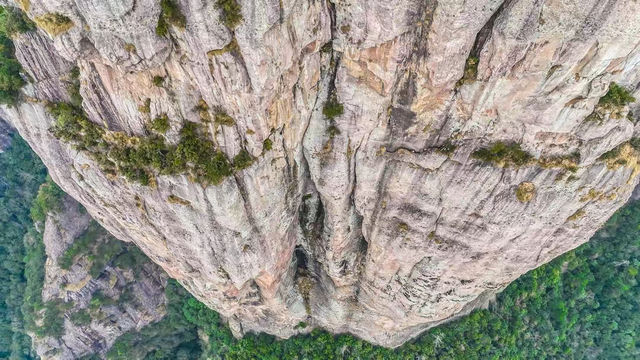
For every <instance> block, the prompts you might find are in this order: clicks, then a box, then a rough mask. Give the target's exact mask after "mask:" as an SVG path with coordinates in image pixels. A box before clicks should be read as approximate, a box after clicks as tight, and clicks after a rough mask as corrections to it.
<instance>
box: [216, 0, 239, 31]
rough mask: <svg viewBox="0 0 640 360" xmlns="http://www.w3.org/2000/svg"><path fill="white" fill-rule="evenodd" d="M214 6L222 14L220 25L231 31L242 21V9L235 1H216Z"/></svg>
mask: <svg viewBox="0 0 640 360" xmlns="http://www.w3.org/2000/svg"><path fill="white" fill-rule="evenodd" d="M216 6H217V7H218V9H220V11H221V12H222V23H224V24H225V25H226V26H227V27H228V28H229V29H231V30H233V29H235V28H236V27H238V25H240V22H241V21H242V8H241V7H240V4H238V2H237V0H217V1H216Z"/></svg>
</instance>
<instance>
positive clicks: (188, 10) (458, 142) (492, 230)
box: [0, 0, 640, 346]
mask: <svg viewBox="0 0 640 360" xmlns="http://www.w3.org/2000/svg"><path fill="white" fill-rule="evenodd" d="M20 4H21V6H22V8H23V10H25V12H26V13H27V14H28V16H29V17H30V18H31V19H33V20H34V21H35V22H36V24H38V29H37V30H36V31H32V32H26V33H23V34H19V35H16V36H15V37H14V39H13V42H14V45H15V48H16V57H17V59H18V60H19V61H20V63H21V64H22V66H23V68H24V72H25V73H26V74H28V76H29V78H30V79H31V82H30V83H29V84H27V85H26V86H25V87H24V89H23V90H22V93H23V96H22V98H23V101H22V102H21V103H20V104H19V105H17V106H3V107H2V110H1V111H0V116H1V117H2V118H4V119H7V120H8V121H9V122H11V123H12V124H13V125H14V126H15V127H16V128H17V129H18V131H19V132H20V134H21V135H22V136H23V137H24V138H25V139H26V140H27V141H28V142H29V143H30V145H31V146H32V147H33V148H34V150H35V151H36V152H37V153H38V155H39V156H40V157H41V158H42V159H43V161H44V163H45V164H46V165H47V167H48V168H49V170H50V172H51V175H52V177H53V178H54V180H55V181H56V182H57V183H58V184H59V185H60V186H61V187H62V188H63V189H64V190H65V191H66V192H67V193H69V194H70V195H71V196H73V197H74V198H75V199H76V200H78V201H79V202H81V203H82V204H83V205H84V206H85V207H86V208H87V210H88V212H89V213H90V214H91V215H92V216H93V217H94V218H96V219H97V220H98V221H99V222H100V223H101V224H102V225H103V226H104V227H105V228H106V229H107V230H109V232H111V233H112V234H113V235H114V236H116V237H118V238H119V239H121V240H124V241H129V242H133V243H135V244H136V245H137V246H138V247H139V248H140V249H142V251H144V253H145V254H147V255H148V256H149V257H150V258H151V259H152V260H153V261H154V262H156V263H157V264H158V265H160V266H161V267H162V268H163V269H164V270H166V272H167V273H168V275H169V276H170V277H173V278H176V279H177V280H178V281H180V282H181V283H182V284H183V285H184V286H185V287H186V288H187V289H188V290H189V291H190V292H191V293H192V294H194V295H195V296H196V297H197V298H198V299H199V300H201V301H202V302H204V303H206V304H207V305H209V306H210V307H212V308H213V309H215V310H217V311H219V312H220V313H221V314H222V315H223V316H225V317H226V318H227V319H228V321H229V323H230V325H231V328H232V329H233V331H234V332H235V334H236V335H241V334H243V333H245V332H248V331H265V332H268V333H271V334H275V335H278V336H280V337H288V336H291V335H294V334H296V333H299V332H306V331H309V329H310V328H312V327H316V326H318V327H324V328H326V329H328V330H330V331H332V332H351V333H353V334H356V335H357V336H359V337H362V338H363V339H366V340H369V341H372V342H374V343H378V344H383V345H386V346H397V345H399V344H401V343H403V342H404V341H406V340H407V339H409V338H411V337H413V336H415V335H416V334H418V333H419V332H421V331H423V330H424V329H427V328H429V327H431V326H434V325H437V324H438V323H441V322H443V321H446V320H448V319H451V318H452V317H455V316H456V315H459V314H462V313H465V312H466V311H469V310H471V309H473V308H474V307H477V306H480V305H482V304H483V303H484V302H485V301H486V300H487V299H488V298H490V297H491V296H492V295H493V294H494V293H495V292H496V291H499V290H500V289H502V288H503V287H504V286H506V285H507V284H508V283H510V282H511V281H513V280H514V279H516V278H517V277H518V276H520V275H521V274H523V273H524V272H526V271H528V270H530V269H533V268H535V267H537V266H539V265H540V264H543V263H545V262H548V261H549V260H551V259H553V258H554V257H556V256H558V255H560V254H562V253H563V252H566V251H568V250H570V249H573V248H575V247H576V246H578V245H579V244H581V243H583V242H585V241H587V239H588V238H589V237H590V236H591V235H592V234H593V233H594V232H595V231H596V230H597V229H598V227H600V225H601V224H603V223H604V221H605V220H606V219H607V218H608V217H609V216H611V214H612V213H613V212H614V211H615V210H616V209H617V208H619V207H620V206H621V205H622V204H624V203H625V202H626V200H627V199H628V198H629V196H630V195H631V193H632V191H633V189H634V187H635V186H636V185H637V183H638V174H639V173H640V171H639V170H640V167H639V164H638V155H639V154H640V153H639V152H638V151H639V149H640V142H639V141H638V140H637V139H636V138H635V136H636V133H637V132H638V130H637V127H636V125H635V124H636V121H637V115H634V113H635V114H637V113H638V111H635V112H633V111H631V110H633V108H634V107H637V104H636V103H635V99H634V96H635V97H638V95H639V93H640V91H638V90H637V89H638V84H639V83H640V67H639V66H638V62H639V61H640V47H639V46H638V45H640V40H639V39H640V38H639V37H638V34H640V16H639V15H640V3H637V2H635V1H632V0H610V1H596V0H586V1H581V2H566V1H559V0H557V1H556V0H550V1H546V2H539V1H534V0H505V1H448V2H437V1H418V0H399V1H394V2H390V1H379V0H367V1H365V0H357V1H349V2H346V1H334V2H327V1H320V0H315V1H306V0H277V1H276V0H269V1H260V2H258V1H248V0H241V1H237V2H236V1H234V0H223V1H217V2H214V1H205V0H189V1H186V0H180V1H177V0H176V1H166V0H164V1H157V0H138V1H133V0H130V1H112V0H106V1H105V0H103V1H93V0H75V1H71V0H56V1H50V0H47V1H44V0H31V1H28V0H27V1H20ZM76 68H77V70H76ZM301 322H304V323H306V324H309V325H310V326H300V323H301Z"/></svg>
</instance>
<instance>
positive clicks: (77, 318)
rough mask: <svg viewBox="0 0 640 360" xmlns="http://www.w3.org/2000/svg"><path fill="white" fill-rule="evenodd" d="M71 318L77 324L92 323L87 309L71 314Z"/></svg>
mask: <svg viewBox="0 0 640 360" xmlns="http://www.w3.org/2000/svg"><path fill="white" fill-rule="evenodd" d="M69 320H71V322H72V323H74V324H75V325H78V326H85V325H89V324H90V323H91V315H90V314H89V312H88V311H87V310H86V309H81V310H78V311H76V312H74V313H72V314H71V315H69Z"/></svg>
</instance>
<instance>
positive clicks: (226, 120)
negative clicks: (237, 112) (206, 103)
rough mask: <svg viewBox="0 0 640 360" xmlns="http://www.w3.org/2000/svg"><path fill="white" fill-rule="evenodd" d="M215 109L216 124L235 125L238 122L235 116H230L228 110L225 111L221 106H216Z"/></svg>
mask: <svg viewBox="0 0 640 360" xmlns="http://www.w3.org/2000/svg"><path fill="white" fill-rule="evenodd" d="M213 110H214V112H215V113H214V115H213V118H214V122H215V123H216V124H218V125H223V126H233V125H235V124H236V121H235V120H233V118H232V117H231V116H229V115H228V114H227V112H226V111H224V110H223V109H222V108H221V107H219V106H216V107H215V108H214V109H213Z"/></svg>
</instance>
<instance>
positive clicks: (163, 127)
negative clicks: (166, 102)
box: [151, 114, 171, 134]
mask: <svg viewBox="0 0 640 360" xmlns="http://www.w3.org/2000/svg"><path fill="white" fill-rule="evenodd" d="M151 129H152V130H155V131H157V132H159V133H160V134H165V133H166V132H167V131H169V129H171V126H170V125H169V117H168V116H167V114H162V115H160V116H158V117H157V118H155V119H153V120H152V121H151Z"/></svg>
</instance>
